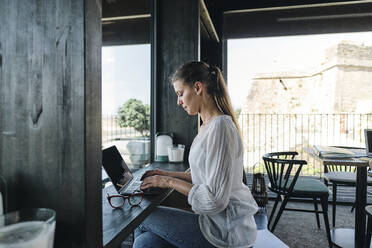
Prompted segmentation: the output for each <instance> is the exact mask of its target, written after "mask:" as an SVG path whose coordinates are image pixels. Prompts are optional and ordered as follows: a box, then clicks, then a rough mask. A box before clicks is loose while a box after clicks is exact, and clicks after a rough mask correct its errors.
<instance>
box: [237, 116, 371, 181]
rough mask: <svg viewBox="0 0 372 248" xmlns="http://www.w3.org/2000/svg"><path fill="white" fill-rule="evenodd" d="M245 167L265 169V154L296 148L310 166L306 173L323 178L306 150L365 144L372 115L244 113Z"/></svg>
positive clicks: (321, 168) (242, 128)
mask: <svg viewBox="0 0 372 248" xmlns="http://www.w3.org/2000/svg"><path fill="white" fill-rule="evenodd" d="M239 125H240V128H241V131H242V136H243V143H244V167H245V169H246V170H247V171H248V172H265V169H264V165H263V161H262V155H264V154H265V153H267V152H275V151H297V152H299V154H300V157H301V158H302V159H305V160H307V161H308V165H307V166H305V167H304V168H303V169H302V174H303V175H308V176H316V177H320V176H321V174H322V172H323V167H322V166H321V165H320V164H319V163H318V162H316V161H315V160H314V159H312V158H311V157H310V156H309V155H308V154H306V153H305V152H304V151H303V149H304V148H305V147H310V146H313V145H337V146H352V147H365V143H364V131H363V130H364V129H365V128H371V127H372V114H354V113H341V114H241V115H240V116H239Z"/></svg>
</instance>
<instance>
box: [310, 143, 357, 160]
mask: <svg viewBox="0 0 372 248" xmlns="http://www.w3.org/2000/svg"><path fill="white" fill-rule="evenodd" d="M314 150H315V152H316V154H317V155H318V156H319V157H322V158H335V159H337V158H340V159H341V158H355V157H360V155H359V154H357V153H354V152H353V151H350V150H348V149H345V148H340V147H334V146H318V145H314Z"/></svg>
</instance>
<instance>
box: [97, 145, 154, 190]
mask: <svg viewBox="0 0 372 248" xmlns="http://www.w3.org/2000/svg"><path fill="white" fill-rule="evenodd" d="M102 165H103V168H104V169H105V171H106V173H107V175H108V177H109V178H110V179H111V182H112V184H113V185H114V186H115V189H116V191H117V192H118V193H119V194H122V195H125V194H131V193H133V192H134V191H135V190H140V187H141V183H142V181H140V178H141V175H139V176H136V177H134V176H133V174H132V172H131V171H130V169H129V168H128V166H127V164H126V163H125V161H124V159H123V158H122V156H121V155H120V153H119V151H118V149H117V148H116V146H110V147H108V148H106V149H103V150H102ZM143 192H144V193H145V194H151V195H153V194H159V193H160V191H159V189H157V188H156V189H155V188H154V189H148V190H144V191H143Z"/></svg>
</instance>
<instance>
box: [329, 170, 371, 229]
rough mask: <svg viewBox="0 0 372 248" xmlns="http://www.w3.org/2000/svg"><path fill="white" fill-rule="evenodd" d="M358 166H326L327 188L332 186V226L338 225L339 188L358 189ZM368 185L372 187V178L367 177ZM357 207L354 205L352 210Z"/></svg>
mask: <svg viewBox="0 0 372 248" xmlns="http://www.w3.org/2000/svg"><path fill="white" fill-rule="evenodd" d="M355 169H356V166H349V165H334V164H329V163H328V164H326V165H324V175H323V179H324V183H325V184H326V185H327V186H332V225H333V227H334V226H335V224H336V201H337V186H346V187H356V172H355ZM367 185H368V186H372V178H371V177H367ZM354 207H355V203H354V204H353V207H352V210H353V209H354Z"/></svg>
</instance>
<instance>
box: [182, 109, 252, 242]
mask: <svg viewBox="0 0 372 248" xmlns="http://www.w3.org/2000/svg"><path fill="white" fill-rule="evenodd" d="M189 163H190V169H191V178H192V183H193V186H192V188H191V190H190V193H189V196H188V202H189V203H190V205H191V206H192V210H193V211H194V212H195V213H197V214H199V215H200V216H199V226H200V229H201V231H202V233H203V235H204V237H205V238H206V239H207V240H208V241H209V242H210V243H211V244H213V245H214V246H216V247H251V246H253V244H254V242H255V240H256V235H257V227H256V223H255V220H254V217H253V215H254V214H255V213H256V212H257V210H258V207H257V204H256V202H255V200H254V198H253V196H252V194H251V192H250V190H249V188H248V187H247V186H246V185H245V184H244V183H243V181H242V178H243V144H242V140H241V138H240V135H239V132H238V130H237V128H236V127H235V124H234V122H233V121H232V119H231V117H230V116H228V115H220V116H217V117H215V118H214V119H213V120H211V121H210V122H209V123H208V124H207V125H206V126H203V127H202V128H201V130H200V131H199V134H198V135H197V136H196V137H195V139H194V141H193V144H192V145H191V149H190V155H189Z"/></svg>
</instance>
